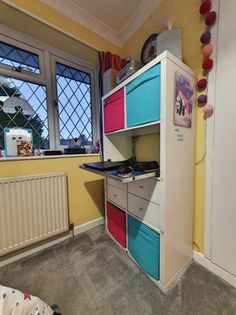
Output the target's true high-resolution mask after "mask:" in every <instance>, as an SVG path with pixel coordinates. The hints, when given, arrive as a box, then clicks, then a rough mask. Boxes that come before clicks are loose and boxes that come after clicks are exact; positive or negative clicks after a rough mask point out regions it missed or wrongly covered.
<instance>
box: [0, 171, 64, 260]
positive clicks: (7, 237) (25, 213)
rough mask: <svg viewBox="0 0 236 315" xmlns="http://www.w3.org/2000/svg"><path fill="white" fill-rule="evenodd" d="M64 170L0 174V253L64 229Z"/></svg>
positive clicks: (0, 254)
mask: <svg viewBox="0 0 236 315" xmlns="http://www.w3.org/2000/svg"><path fill="white" fill-rule="evenodd" d="M68 224H69V223H68V204H67V181H66V175H65V174H64V173H55V174H43V175H33V176H19V177H8V178H0V256H2V255H5V254H8V253H9V252H12V251H14V250H16V249H20V248H22V247H25V246H28V245H31V244H33V243H35V242H38V241H41V240H43V239H46V238H49V237H52V236H55V235H57V234H59V233H62V232H64V231H68Z"/></svg>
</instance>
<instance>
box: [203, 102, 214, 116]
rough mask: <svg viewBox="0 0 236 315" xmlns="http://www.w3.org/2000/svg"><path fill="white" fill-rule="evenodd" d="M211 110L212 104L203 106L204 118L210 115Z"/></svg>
mask: <svg viewBox="0 0 236 315" xmlns="http://www.w3.org/2000/svg"><path fill="white" fill-rule="evenodd" d="M213 112H214V107H213V106H212V105H206V106H204V108H203V113H204V116H203V117H204V119H207V118H209V117H211V116H212V114H213Z"/></svg>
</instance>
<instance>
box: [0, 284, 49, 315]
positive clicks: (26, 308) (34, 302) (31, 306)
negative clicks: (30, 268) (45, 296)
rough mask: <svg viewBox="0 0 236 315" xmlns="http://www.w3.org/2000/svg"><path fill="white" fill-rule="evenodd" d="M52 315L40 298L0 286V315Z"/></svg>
mask: <svg viewBox="0 0 236 315" xmlns="http://www.w3.org/2000/svg"><path fill="white" fill-rule="evenodd" d="M13 314H14V315H53V314H55V313H54V312H53V310H52V308H51V307H50V306H48V305H47V304H46V303H44V302H43V301H42V300H41V299H40V298H38V297H36V296H33V295H30V294H28V293H22V292H20V291H18V290H16V289H13V288H9V287H4V286H2V285H0V315H13Z"/></svg>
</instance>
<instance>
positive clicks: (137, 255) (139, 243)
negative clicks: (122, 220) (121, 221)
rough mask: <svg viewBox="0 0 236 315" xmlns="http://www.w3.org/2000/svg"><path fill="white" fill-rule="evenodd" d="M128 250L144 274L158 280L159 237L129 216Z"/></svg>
mask: <svg viewBox="0 0 236 315" xmlns="http://www.w3.org/2000/svg"><path fill="white" fill-rule="evenodd" d="M128 249H129V252H130V254H131V255H132V257H133V258H134V259H135V261H136V262H137V263H138V264H139V265H140V266H141V267H142V269H143V270H144V271H145V272H146V273H148V274H149V275H150V276H152V277H153V278H155V279H157V280H159V279H160V235H159V234H158V233H157V232H156V231H154V230H152V229H150V228H149V227H148V226H146V225H145V224H143V223H141V222H140V221H138V220H136V219H135V218H133V217H132V216H130V215H129V216H128Z"/></svg>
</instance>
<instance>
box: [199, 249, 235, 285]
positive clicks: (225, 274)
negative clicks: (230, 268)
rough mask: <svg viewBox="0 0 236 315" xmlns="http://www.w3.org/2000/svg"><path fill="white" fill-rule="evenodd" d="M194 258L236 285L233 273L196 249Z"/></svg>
mask: <svg viewBox="0 0 236 315" xmlns="http://www.w3.org/2000/svg"><path fill="white" fill-rule="evenodd" d="M193 259H194V260H195V261H196V262H197V263H199V264H200V265H202V266H203V267H205V268H206V269H208V270H210V271H211V272H213V273H214V274H216V275H217V276H218V277H220V278H221V279H222V280H224V281H226V282H228V283H229V284H231V285H232V286H234V287H236V277H235V276H234V275H232V274H231V273H229V272H227V271H225V270H224V269H222V268H220V267H219V266H217V265H215V264H214V263H213V262H211V261H210V260H209V259H207V258H206V257H204V255H203V254H201V253H198V252H196V251H194V252H193Z"/></svg>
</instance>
